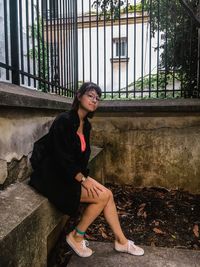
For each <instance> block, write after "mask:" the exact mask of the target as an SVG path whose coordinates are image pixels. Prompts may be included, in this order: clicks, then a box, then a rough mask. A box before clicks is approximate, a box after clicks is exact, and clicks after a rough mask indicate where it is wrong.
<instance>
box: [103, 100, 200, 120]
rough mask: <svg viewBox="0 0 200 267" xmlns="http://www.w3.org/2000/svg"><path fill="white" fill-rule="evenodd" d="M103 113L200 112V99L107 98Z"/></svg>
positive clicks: (104, 102)
mask: <svg viewBox="0 0 200 267" xmlns="http://www.w3.org/2000/svg"><path fill="white" fill-rule="evenodd" d="M98 111H99V112H102V113H109V114H110V112H113V113H123V116H124V115H125V113H126V112H127V113H134V112H139V113H145V114H148V113H149V112H151V113H154V112H155V113H157V112H162V113H163V112H166V113H167V114H169V112H175V113H177V112H185V113H188V112H190V113H191V112H198V113H199V112H200V99H183V98H182V99H142V100H106V101H103V102H102V104H101V105H100V107H99V109H98Z"/></svg>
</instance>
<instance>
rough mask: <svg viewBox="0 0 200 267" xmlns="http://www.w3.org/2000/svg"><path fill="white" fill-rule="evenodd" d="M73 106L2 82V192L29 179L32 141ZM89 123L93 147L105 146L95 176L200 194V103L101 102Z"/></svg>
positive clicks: (119, 181)
mask: <svg viewBox="0 0 200 267" xmlns="http://www.w3.org/2000/svg"><path fill="white" fill-rule="evenodd" d="M70 106H71V100H69V99H66V98H64V97H59V96H53V95H49V94H44V93H41V92H36V91H33V90H28V89H24V88H22V87H18V86H14V85H9V84H4V83H0V129H1V131H0V189H3V188H5V187H6V186H7V185H9V184H10V183H13V182H15V181H16V180H19V181H22V180H24V179H26V178H27V177H28V176H29V174H30V171H31V169H30V164H29V162H28V159H29V156H30V153H31V151H32V146H33V142H34V141H35V140H37V139H38V138H39V137H40V136H42V135H43V134H45V132H46V131H47V130H48V128H49V126H50V124H51V123H52V120H53V119H54V117H55V116H56V115H57V114H58V113H59V112H61V111H62V110H67V109H69V108H70ZM91 122H92V125H93V129H92V133H91V138H92V140H91V143H92V144H93V145H97V146H99V147H103V148H104V151H103V155H104V156H102V155H101V157H102V158H101V159H100V160H99V164H100V166H99V171H97V169H98V168H97V167H98V166H97V165H98V161H96V163H95V174H96V177H94V178H97V179H98V180H101V181H102V182H107V181H109V182H116V183H130V184H133V185H135V186H164V187H168V188H183V189H186V190H189V191H191V192H200V142H199V140H200V100H198V99H193V100H190V99H187V100H184V99H179V100H176V99H175V100H143V101H142V100H141V101H103V102H102V103H101V105H100V107H99V109H98V111H97V112H96V114H95V117H94V118H93V119H92V120H91ZM102 165H103V172H102Z"/></svg>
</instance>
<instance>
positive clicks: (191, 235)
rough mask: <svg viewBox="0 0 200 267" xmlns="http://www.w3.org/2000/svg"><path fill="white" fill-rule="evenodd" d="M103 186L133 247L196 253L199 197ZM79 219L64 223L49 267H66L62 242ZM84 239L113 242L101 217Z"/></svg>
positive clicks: (199, 229)
mask: <svg viewBox="0 0 200 267" xmlns="http://www.w3.org/2000/svg"><path fill="white" fill-rule="evenodd" d="M106 186H107V187H108V188H110V189H111V190H112V192H113V195H114V199H115V203H116V206H117V210H118V214H119V219H120V223H121V226H122V229H123V231H124V233H125V235H126V237H127V238H128V239H132V240H134V242H135V243H136V244H137V245H147V246H158V247H171V248H172V247H173V248H182V249H184V248H187V249H195V250H200V194H199V195H193V194H190V193H189V192H187V191H183V190H167V189H165V188H159V187H150V188H135V187H133V186H130V185H125V186H121V185H113V184H107V185H106ZM82 209H83V207H82ZM80 212H81V211H80ZM79 219H80V213H79V215H77V217H76V218H71V219H70V220H69V221H68V223H67V225H66V227H65V229H64V231H63V233H62V235H61V237H60V239H59V241H58V243H57V245H56V247H55V249H54V251H53V253H52V254H51V257H50V260H49V265H48V266H49V267H56V266H60V267H62V266H66V264H67V262H68V261H69V258H70V256H71V254H72V252H71V250H70V249H69V247H68V246H67V245H66V243H65V235H66V233H67V232H69V231H70V230H71V229H73V227H74V226H75V225H76V223H77V222H78V220H79ZM85 237H86V239H88V240H96V241H103V242H107V241H108V242H112V241H113V240H114V236H113V234H112V232H111V230H110V228H109V226H108V225H107V223H106V222H105V219H104V217H103V216H102V215H100V216H99V217H98V218H97V219H96V220H95V222H94V223H93V224H92V225H91V226H90V227H89V228H88V230H87V234H86V236H85Z"/></svg>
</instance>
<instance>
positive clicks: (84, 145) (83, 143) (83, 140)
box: [76, 132, 86, 152]
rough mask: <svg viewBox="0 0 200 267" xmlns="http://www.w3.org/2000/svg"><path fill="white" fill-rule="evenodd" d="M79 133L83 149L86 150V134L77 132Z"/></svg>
mask: <svg viewBox="0 0 200 267" xmlns="http://www.w3.org/2000/svg"><path fill="white" fill-rule="evenodd" d="M76 133H77V134H78V136H79V137H80V141H81V151H82V152H84V151H85V149H86V142H85V136H84V134H82V133H79V132H76Z"/></svg>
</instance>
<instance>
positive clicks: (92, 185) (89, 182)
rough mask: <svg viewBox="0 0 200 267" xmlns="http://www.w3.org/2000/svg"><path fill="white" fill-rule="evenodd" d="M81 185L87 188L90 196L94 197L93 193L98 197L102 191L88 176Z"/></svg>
mask: <svg viewBox="0 0 200 267" xmlns="http://www.w3.org/2000/svg"><path fill="white" fill-rule="evenodd" d="M81 185H82V186H83V187H84V188H85V189H86V190H87V193H88V197H89V196H92V197H93V198H94V197H95V195H97V197H98V196H99V194H100V192H103V190H102V188H101V187H100V186H98V184H97V183H95V181H94V179H92V178H91V177H89V176H88V177H87V179H86V180H85V181H84V182H82V184H81Z"/></svg>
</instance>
